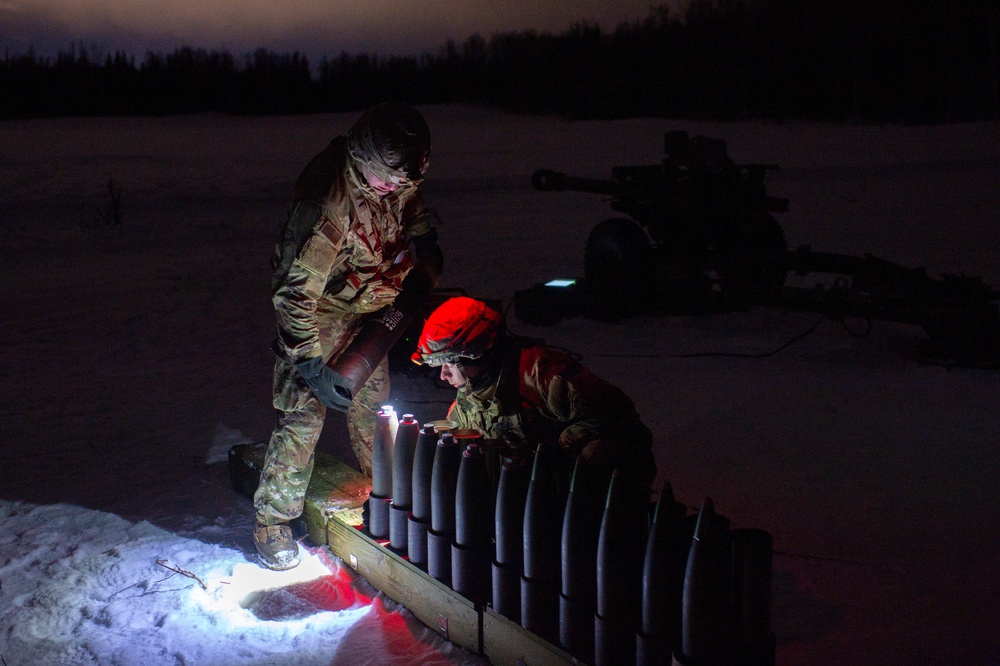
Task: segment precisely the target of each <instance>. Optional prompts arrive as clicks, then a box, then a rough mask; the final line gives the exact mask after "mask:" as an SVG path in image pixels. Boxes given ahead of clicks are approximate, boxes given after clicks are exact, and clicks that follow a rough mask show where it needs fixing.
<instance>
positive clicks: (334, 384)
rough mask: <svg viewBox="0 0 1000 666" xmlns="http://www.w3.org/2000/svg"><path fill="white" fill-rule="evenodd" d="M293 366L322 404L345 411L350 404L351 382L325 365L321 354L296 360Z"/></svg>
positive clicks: (351, 400)
mask: <svg viewBox="0 0 1000 666" xmlns="http://www.w3.org/2000/svg"><path fill="white" fill-rule="evenodd" d="M295 368H296V369H297V370H298V371H299V374H300V375H302V379H304V380H306V384H308V385H309V388H311V389H312V392H313V393H315V394H316V397H317V398H319V399H320V401H321V402H322V403H323V404H324V405H326V406H327V407H329V408H330V409H336V410H337V411H338V412H346V411H347V408H348V407H350V406H351V403H352V402H353V398H354V396H352V395H351V382H350V381H348V379H347V378H346V377H344V376H343V375H342V374H340V373H339V372H336V371H334V370H331V369H330V368H329V367H327V365H326V364H325V363H323V357H322V356H314V357H313V358H306V359H302V360H300V361H296V362H295Z"/></svg>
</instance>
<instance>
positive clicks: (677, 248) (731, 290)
mask: <svg viewBox="0 0 1000 666" xmlns="http://www.w3.org/2000/svg"><path fill="white" fill-rule="evenodd" d="M664 152H665V157H664V159H663V161H662V162H661V163H660V164H654V165H641V166H616V167H613V168H612V171H611V179H610V180H607V181H604V180H597V179H590V178H578V177H574V176H567V175H566V174H563V173H558V172H556V171H552V170H548V169H539V170H538V171H536V172H535V173H534V174H533V175H532V179H531V180H532V184H533V185H534V187H535V188H536V189H538V190H542V191H563V190H574V191H581V192H591V193H594V194H603V195H606V196H607V197H609V202H610V205H611V208H612V210H614V211H616V212H619V213H623V214H624V215H627V216H628V217H614V218H610V219H607V220H604V221H603V222H601V223H599V224H598V225H597V226H595V227H594V228H593V230H592V231H591V232H590V234H589V236H588V237H587V242H586V246H585V249H584V277H583V278H577V279H574V280H568V281H554V282H553V283H548V284H545V285H541V284H540V285H535V286H534V287H531V288H529V289H525V290H522V291H519V292H517V294H515V299H514V310H515V314H516V315H517V316H518V317H519V318H520V319H521V320H523V321H526V322H528V323H533V324H540V325H550V324H554V323H556V322H557V321H559V319H561V318H563V317H566V316H573V315H583V316H588V317H592V318H595V319H603V320H610V321H614V320H617V319H620V318H622V317H627V316H631V315H643V314H645V315H657V314H691V313H704V312H721V311H731V310H738V309H746V308H749V307H751V306H756V305H762V306H773V307H782V308H788V309H795V310H807V311H815V312H820V313H823V314H826V315H828V316H830V317H831V318H835V319H843V318H845V317H860V318H863V319H868V320H882V321H895V322H901V323H908V324H915V325H917V326H920V327H922V328H923V329H924V331H925V332H926V333H927V335H928V337H929V338H930V340H929V344H927V345H926V346H925V347H926V348H925V352H926V353H927V354H928V355H932V356H934V357H937V358H940V359H942V360H945V361H948V362H952V363H956V364H960V365H981V364H995V363H996V362H997V361H998V360H1000V308H998V303H1000V292H998V291H996V290H995V289H993V288H991V287H989V286H987V285H986V284H984V283H983V281H982V280H981V279H980V278H978V277H969V276H954V275H944V276H942V277H941V278H934V277H931V276H930V275H928V274H927V272H926V271H925V270H924V269H923V268H909V267H906V266H902V265H899V264H895V263H892V262H889V261H886V260H883V259H879V258H876V257H874V256H872V255H870V254H866V255H864V256H863V257H855V256H849V255H843V254H833V253H826V252H813V251H812V250H811V249H809V248H808V247H800V248H798V249H795V250H789V249H788V244H787V241H786V239H785V233H784V230H783V229H782V228H781V225H780V224H779V223H778V221H777V220H776V219H775V217H774V215H773V213H779V212H784V211H786V210H787V209H788V200H787V199H784V198H779V197H773V196H770V195H769V194H768V193H767V187H766V185H765V182H764V178H765V174H766V173H767V171H769V170H773V169H777V168H778V167H777V165H773V164H736V163H735V162H733V160H731V159H730V158H729V155H728V152H727V149H726V142H725V141H724V140H721V139H709V138H705V137H701V136H698V137H694V138H690V137H689V136H688V134H687V133H686V132H668V133H667V134H666V135H665V138H664ZM814 274H822V278H823V279H822V280H821V279H818V278H817V281H816V282H815V284H812V285H809V286H806V287H798V286H791V285H790V284H789V276H791V275H796V276H799V277H800V278H801V277H806V278H808V276H810V275H814ZM831 280H832V282H831ZM807 281H808V280H807ZM796 282H798V283H801V282H802V280H796Z"/></svg>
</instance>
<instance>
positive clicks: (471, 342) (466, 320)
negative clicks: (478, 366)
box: [411, 296, 503, 365]
mask: <svg viewBox="0 0 1000 666" xmlns="http://www.w3.org/2000/svg"><path fill="white" fill-rule="evenodd" d="M502 321H503V318H502V317H501V316H500V313H498V312H497V311H496V310H494V309H493V308H491V307H489V306H487V305H486V304H485V303H483V302H481V301H477V300H476V299H474V298H468V297H466V296H458V297H456V298H449V299H448V300H447V301H445V302H444V303H442V304H441V305H440V306H438V308H437V309H436V310H434V312H432V313H431V316H430V317H428V318H427V322H426V323H425V324H424V329H423V331H421V333H420V340H418V341H417V351H415V352H414V353H413V356H412V357H411V359H412V360H413V362H414V363H416V364H417V365H422V364H424V363H426V364H427V365H442V364H443V363H454V362H455V361H457V360H458V359H459V358H467V359H480V358H482V357H483V356H485V355H486V353H487V352H489V350H490V349H491V348H492V347H493V344H494V343H495V342H496V340H497V337H498V336H499V335H500V325H501V323H502Z"/></svg>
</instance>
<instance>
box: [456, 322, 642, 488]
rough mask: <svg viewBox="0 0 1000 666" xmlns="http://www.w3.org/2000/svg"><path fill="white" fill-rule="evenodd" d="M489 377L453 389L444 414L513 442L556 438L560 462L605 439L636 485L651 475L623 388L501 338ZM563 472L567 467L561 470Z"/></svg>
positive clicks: (547, 350) (560, 356)
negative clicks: (494, 366) (455, 389)
mask: <svg viewBox="0 0 1000 666" xmlns="http://www.w3.org/2000/svg"><path fill="white" fill-rule="evenodd" d="M497 347H498V349H497V350H496V351H497V352H498V353H499V354H502V358H501V360H500V362H499V363H498V364H497V365H496V370H495V371H494V372H495V375H496V376H485V377H481V378H478V379H477V380H476V381H475V382H469V384H467V385H466V386H464V387H462V388H461V389H459V390H458V395H457V396H456V399H455V402H454V403H452V406H451V408H450V409H449V411H448V418H449V419H451V420H453V421H455V422H456V423H457V424H458V427H459V428H475V429H477V430H479V431H480V432H482V433H483V435H484V436H485V437H486V438H487V439H492V440H497V441H500V442H503V443H505V444H507V445H510V446H512V447H514V448H523V447H526V446H527V447H532V448H533V447H534V446H536V445H537V444H539V443H553V444H558V446H559V448H560V449H561V450H562V451H564V452H565V453H566V454H567V455H566V456H563V459H564V461H565V462H566V464H567V466H568V465H570V464H571V461H572V460H573V459H575V458H576V457H577V456H578V455H581V454H582V455H583V456H584V458H587V455H588V450H587V447H588V445H591V444H593V443H595V442H600V443H603V444H605V445H606V446H607V447H608V449H609V450H610V451H611V452H612V458H611V461H610V463H611V464H612V465H613V466H614V467H618V468H621V469H622V471H623V472H624V473H625V474H626V475H627V477H628V478H630V479H632V480H634V481H635V482H636V483H637V485H638V486H639V487H642V488H648V487H649V486H650V485H651V484H652V482H653V479H654V477H655V476H656V464H655V462H654V460H653V454H652V452H651V447H652V433H650V431H649V429H648V428H647V427H646V426H645V425H643V423H642V421H641V420H640V419H639V415H638V413H636V410H635V406H634V405H633V403H632V401H631V400H630V399H629V397H628V396H627V395H625V393H624V392H622V391H621V389H619V388H618V387H616V386H613V385H612V384H609V383H608V382H606V381H604V380H603V379H601V378H599V377H597V376H596V375H595V374H594V373H592V372H591V371H590V370H588V369H587V368H585V367H583V366H582V365H580V363H578V362H577V361H576V360H575V359H573V358H572V357H571V356H570V355H569V354H567V353H565V352H563V351H561V350H558V349H554V348H552V347H544V346H535V345H532V344H530V343H528V344H524V343H519V342H518V341H517V339H516V338H515V339H510V338H507V339H504V340H502V341H501V342H500V343H498V345H497ZM566 471H567V472H568V469H567V470H566Z"/></svg>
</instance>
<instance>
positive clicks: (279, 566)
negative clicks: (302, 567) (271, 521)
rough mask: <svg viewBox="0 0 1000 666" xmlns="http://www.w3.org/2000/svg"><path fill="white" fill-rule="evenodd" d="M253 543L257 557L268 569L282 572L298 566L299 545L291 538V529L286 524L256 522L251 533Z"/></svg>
mask: <svg viewBox="0 0 1000 666" xmlns="http://www.w3.org/2000/svg"><path fill="white" fill-rule="evenodd" d="M253 542H254V545H255V546H257V557H258V559H259V560H260V563H261V564H263V565H264V566H265V567H267V568H268V569H274V570H275V571H284V570H286V569H293V568H295V567H297V566H298V565H299V544H297V543H296V542H295V539H294V538H293V537H292V528H290V527H289V526H288V524H287V523H280V524H278V525H265V524H263V523H261V522H260V521H258V522H257V524H256V526H255V527H254V531H253Z"/></svg>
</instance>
